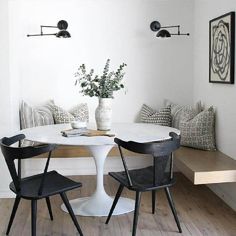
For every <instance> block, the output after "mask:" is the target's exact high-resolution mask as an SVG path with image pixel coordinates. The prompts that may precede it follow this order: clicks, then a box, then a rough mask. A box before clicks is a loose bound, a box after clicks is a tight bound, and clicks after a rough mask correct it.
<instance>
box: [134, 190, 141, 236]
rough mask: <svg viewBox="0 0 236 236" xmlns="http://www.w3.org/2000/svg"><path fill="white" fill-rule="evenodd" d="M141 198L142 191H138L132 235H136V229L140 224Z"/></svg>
mask: <svg viewBox="0 0 236 236" xmlns="http://www.w3.org/2000/svg"><path fill="white" fill-rule="evenodd" d="M140 200H141V192H139V191H136V199H135V209H134V220H133V231H132V236H135V235H136V229H137V224H138V215H139V206H140Z"/></svg>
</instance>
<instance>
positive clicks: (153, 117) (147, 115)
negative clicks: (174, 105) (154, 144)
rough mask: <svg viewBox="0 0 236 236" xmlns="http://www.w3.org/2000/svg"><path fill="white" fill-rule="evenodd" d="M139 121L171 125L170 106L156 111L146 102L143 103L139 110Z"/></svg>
mask: <svg viewBox="0 0 236 236" xmlns="http://www.w3.org/2000/svg"><path fill="white" fill-rule="evenodd" d="M140 121H141V122H144V123H153V124H158V125H163V126H171V108H170V106H167V107H164V108H161V109H160V110H159V111H156V110H154V109H152V108H151V107H149V106H147V105H146V104H143V106H142V108H141V111H140Z"/></svg>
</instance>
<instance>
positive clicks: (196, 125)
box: [179, 107, 216, 151]
mask: <svg viewBox="0 0 236 236" xmlns="http://www.w3.org/2000/svg"><path fill="white" fill-rule="evenodd" d="M179 129H180V132H181V145H183V146H187V147H192V148H197V149H203V150H209V151H212V150H216V144H215V112H214V109H213V107H210V108H209V109H207V110H204V111H202V112H200V113H199V114H197V115H195V113H194V112H191V111H188V112H186V113H185V114H184V115H183V117H182V120H181V122H180V127H179Z"/></svg>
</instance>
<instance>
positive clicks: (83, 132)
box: [61, 128, 115, 137]
mask: <svg viewBox="0 0 236 236" xmlns="http://www.w3.org/2000/svg"><path fill="white" fill-rule="evenodd" d="M61 133H62V136H64V137H77V136H87V137H93V136H108V137H114V136H115V135H114V134H108V133H107V131H100V130H92V129H87V128H80V129H68V130H63V131H61Z"/></svg>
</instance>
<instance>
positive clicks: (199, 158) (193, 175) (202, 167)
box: [174, 147, 236, 184]
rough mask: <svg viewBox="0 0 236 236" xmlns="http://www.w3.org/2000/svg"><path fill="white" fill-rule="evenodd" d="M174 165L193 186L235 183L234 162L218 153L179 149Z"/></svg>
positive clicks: (235, 171)
mask: <svg viewBox="0 0 236 236" xmlns="http://www.w3.org/2000/svg"><path fill="white" fill-rule="evenodd" d="M174 163H175V165H176V167H177V168H178V170H179V171H180V172H182V173H183V174H184V175H185V176H186V177H187V178H189V179H190V180H191V181H192V182H193V183H194V184H214V183H226V182H236V160H234V159H232V158H230V157H229V156H227V155H225V154H224V153H222V152H220V151H202V150H198V149H193V148H187V147H181V148H180V149H178V150H177V151H176V152H175V160H174Z"/></svg>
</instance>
